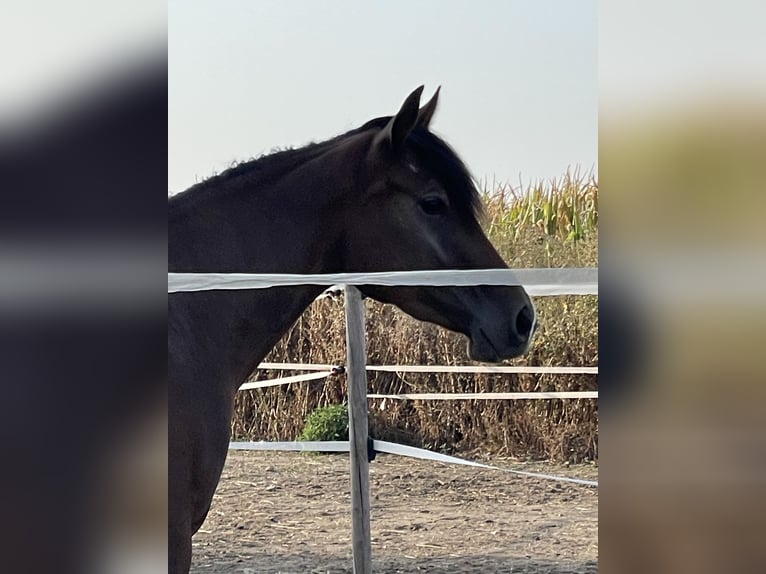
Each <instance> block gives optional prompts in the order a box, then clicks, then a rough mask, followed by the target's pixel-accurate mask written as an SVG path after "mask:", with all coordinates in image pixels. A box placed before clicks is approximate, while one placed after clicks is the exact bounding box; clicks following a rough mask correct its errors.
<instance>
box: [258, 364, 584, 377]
mask: <svg viewBox="0 0 766 574" xmlns="http://www.w3.org/2000/svg"><path fill="white" fill-rule="evenodd" d="M335 366H336V365H325V364H321V363H320V364H309V363H261V364H260V365H258V368H259V369H264V370H290V371H326V370H328V369H332V368H333V367H335ZM367 370H368V371H385V372H394V373H496V374H507V373H534V374H541V375H597V374H598V367H544V366H526V365H515V366H497V367H492V366H470V365H466V366H462V365H460V366H448V365H432V366H429V365H367Z"/></svg>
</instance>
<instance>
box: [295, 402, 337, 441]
mask: <svg viewBox="0 0 766 574" xmlns="http://www.w3.org/2000/svg"><path fill="white" fill-rule="evenodd" d="M298 440H299V441H320V440H348V407H347V406H346V405H345V404H340V405H328V406H326V407H319V408H317V409H315V410H314V411H312V412H311V414H309V416H307V417H306V425H305V426H304V427H303V432H302V433H301V434H300V436H299V437H298Z"/></svg>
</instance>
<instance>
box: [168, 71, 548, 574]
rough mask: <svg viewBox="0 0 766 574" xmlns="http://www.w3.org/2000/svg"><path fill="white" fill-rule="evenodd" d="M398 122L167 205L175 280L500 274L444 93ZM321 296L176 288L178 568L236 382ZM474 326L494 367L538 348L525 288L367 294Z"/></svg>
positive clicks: (261, 164) (173, 396) (174, 509)
mask: <svg viewBox="0 0 766 574" xmlns="http://www.w3.org/2000/svg"><path fill="white" fill-rule="evenodd" d="M422 89H423V88H422V86H421V87H420V88H418V89H417V90H415V91H414V92H413V93H412V94H410V96H409V97H408V98H407V99H406V100H405V102H404V104H403V105H402V107H401V109H400V110H399V112H398V113H397V114H396V115H395V116H393V117H382V118H378V119H374V120H371V121H370V122H367V123H366V124H365V125H363V126H362V127H360V128H358V129H355V130H352V131H350V132H348V133H346V134H343V135H341V136H338V137H336V138H334V139H331V140H328V141H325V142H322V143H317V144H311V145H308V146H306V147H303V148H301V149H296V150H288V151H282V152H279V153H275V154H272V155H270V156H267V157H264V158H261V159H258V160H255V161H252V162H249V163H246V164H243V165H240V166H238V167H235V168H232V169H230V170H228V171H227V172H225V173H223V174H221V175H219V176H216V177H213V178H211V179H209V180H207V181H205V182H203V183H200V184H198V185H195V186H194V187H192V188H190V189H189V190H187V191H186V192H184V193H181V194H179V195H177V196H174V197H172V198H171V199H170V200H169V202H168V203H169V206H168V207H169V214H168V219H169V227H168V241H169V243H168V262H169V269H170V271H174V272H205V271H208V272H212V271H215V272H251V273H335V272H344V271H349V272H350V271H392V270H394V271H399V270H414V269H478V268H504V267H506V265H505V263H504V262H503V260H502V259H501V258H500V256H499V255H498V254H497V251H495V249H494V248H493V247H492V245H491V244H490V243H489V241H488V240H487V238H486V236H485V235H484V233H483V232H482V230H481V227H480V224H479V217H480V212H481V207H480V201H479V197H478V193H477V190H476V187H475V186H474V184H473V181H472V179H471V177H470V176H469V174H468V171H467V170H466V168H465V166H464V165H463V163H462V161H461V160H460V159H459V158H458V157H457V156H456V155H455V153H454V152H453V151H452V150H451V149H450V148H449V147H448V146H447V144H445V143H444V141H442V140H441V139H440V138H438V137H437V136H435V135H434V134H432V133H431V132H430V131H429V130H428V124H429V122H430V120H431V117H432V116H433V113H434V111H435V109H436V103H437V100H438V91H437V93H436V94H435V95H434V97H433V98H432V99H431V100H430V101H429V102H428V103H427V104H426V105H425V106H423V108H420V107H419V101H420V94H421V92H422ZM322 290H323V288H322V287H317V286H304V287H279V288H272V289H263V290H248V291H207V292H199V293H177V294H173V295H171V296H170V297H169V303H168V307H169V310H168V355H169V377H170V389H169V416H170V420H169V439H168V440H169V443H168V446H169V485H168V488H169V499H168V502H169V516H168V528H169V531H168V544H169V561H170V564H169V566H170V572H171V573H172V574H178V573H185V572H187V571H188V570H189V565H190V561H191V537H192V534H194V532H196V531H197V530H198V529H199V527H200V526H201V525H202V522H203V521H204V520H205V516H206V515H207V512H208V509H209V507H210V502H211V500H212V497H213V492H214V491H215V488H216V485H217V484H218V480H219V478H220V474H221V469H222V467H223V464H224V461H225V459H226V453H227V450H228V443H229V428H230V422H231V416H232V410H233V405H234V396H235V394H236V392H237V389H238V387H239V386H240V385H241V384H242V382H243V381H244V380H245V379H246V378H247V377H248V376H249V375H250V373H251V372H252V371H253V369H254V368H255V367H256V366H257V365H258V363H259V362H260V361H261V360H262V359H263V358H264V357H265V356H266V354H267V353H268V352H269V350H270V349H271V348H272V346H273V345H274V344H275V343H276V342H277V341H278V340H279V338H280V337H281V336H282V334H283V333H284V332H285V331H286V330H287V329H288V328H289V327H290V325H292V324H293V322H295V320H296V319H297V318H298V317H299V316H300V314H301V313H302V312H303V310H304V309H305V308H306V307H307V306H308V305H309V304H310V303H311V302H312V301H313V300H314V299H315V298H316V297H317V296H318V295H319V294H320V293H321V292H322ZM361 290H362V292H363V293H364V294H366V295H368V296H370V297H373V298H375V299H378V300H380V301H383V302H387V303H393V304H395V305H397V306H398V307H400V308H401V309H403V310H404V311H405V312H407V313H409V314H410V315H412V316H414V317H416V318H418V319H421V320H424V321H431V322H433V323H437V324H439V325H442V326H444V327H446V328H448V329H451V330H454V331H458V332H460V333H464V334H465V335H466V336H467V337H468V340H469V347H468V353H469V355H470V357H471V358H473V359H475V360H479V361H487V362H497V361H500V360H502V359H506V358H511V357H515V356H518V355H520V354H522V353H524V352H525V351H526V349H527V348H528V346H529V343H530V339H531V336H532V333H533V331H534V327H535V312H534V307H533V306H532V303H531V302H530V300H529V297H528V296H527V294H526V293H525V291H524V289H523V288H521V287H489V286H482V287H460V288H458V287H399V288H392V287H374V286H367V287H362V289H361Z"/></svg>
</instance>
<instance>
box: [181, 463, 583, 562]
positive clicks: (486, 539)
mask: <svg viewBox="0 0 766 574" xmlns="http://www.w3.org/2000/svg"><path fill="white" fill-rule="evenodd" d="M493 463H495V464H497V465H498V466H507V467H509V468H518V469H522V468H523V470H531V471H540V472H546V473H552V474H561V475H564V476H576V477H581V478H588V479H596V478H597V472H598V471H597V469H596V468H594V467H590V466H587V467H586V466H584V467H570V468H564V467H557V466H552V465H543V464H527V465H524V466H523V467H522V466H520V465H519V464H518V463H515V464H513V463H510V462H509V463H507V464H503V461H498V460H497V459H495V460H493ZM370 483H371V498H372V503H371V504H372V510H371V512H372V553H373V569H374V571H375V572H384V573H399V572H430V573H444V574H447V573H456V574H467V573H477V574H478V573H485V572H519V573H521V572H526V573H534V574H543V573H551V574H553V573H556V574H563V573H591V572H597V559H598V538H597V536H598V491H597V490H596V489H594V488H589V487H585V486H579V485H575V484H568V483H558V482H552V481H546V480H540V479H534V478H527V477H519V476H515V475H511V474H507V473H503V472H499V471H492V470H483V469H475V468H469V467H464V466H455V465H445V464H441V463H435V462H430V461H420V460H414V459H410V458H403V457H398V456H395V455H378V458H377V459H376V460H375V461H373V462H372V463H371V465H370ZM350 533H351V524H350V497H349V468H348V456H347V455H325V456H311V455H304V454H298V453H281V452H253V451H233V452H230V453H229V458H228V461H227V463H226V467H225V468H224V472H223V477H222V479H221V483H220V486H219V488H218V492H217V493H216V495H215V499H214V500H213V505H212V508H211V510H210V514H209V516H208V518H207V521H206V522H205V524H204V525H203V526H202V529H201V530H200V532H198V533H197V534H196V535H195V537H194V560H193V564H192V572H193V573H197V574H212V573H216V574H234V573H237V574H260V573H273V574H276V573H284V574H287V573H290V574H293V573H303V572H306V573H314V574H319V573H323V574H324V573H332V574H336V573H350V572H352V571H353V568H352V563H351V540H350Z"/></svg>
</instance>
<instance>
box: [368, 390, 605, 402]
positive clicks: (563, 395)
mask: <svg viewBox="0 0 766 574" xmlns="http://www.w3.org/2000/svg"><path fill="white" fill-rule="evenodd" d="M367 398H368V399H395V400H410V401H455V400H458V401H459V400H467V399H478V400H497V399H509V400H515V401H518V400H535V399H597V398H598V391H560V392H551V393H548V392H542V391H540V392H533V393H405V394H399V395H378V394H375V393H372V394H368V395H367Z"/></svg>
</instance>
